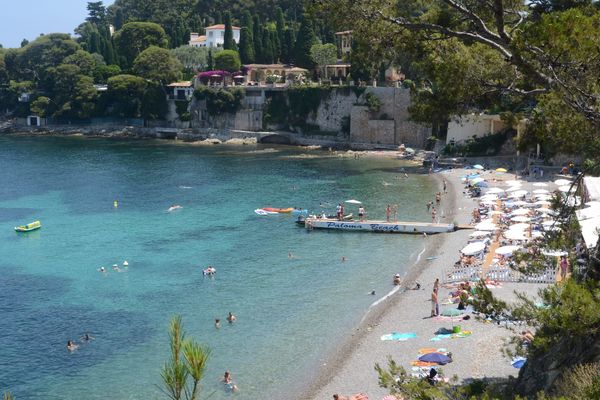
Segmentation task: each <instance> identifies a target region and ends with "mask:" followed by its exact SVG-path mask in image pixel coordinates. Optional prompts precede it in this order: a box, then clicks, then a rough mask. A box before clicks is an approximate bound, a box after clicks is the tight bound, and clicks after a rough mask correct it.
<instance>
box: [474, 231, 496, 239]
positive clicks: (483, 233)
mask: <svg viewBox="0 0 600 400" xmlns="http://www.w3.org/2000/svg"><path fill="white" fill-rule="evenodd" d="M491 234H492V232H490V231H475V232H473V233H471V234H470V235H469V237H470V238H484V237H488V236H490V235H491Z"/></svg>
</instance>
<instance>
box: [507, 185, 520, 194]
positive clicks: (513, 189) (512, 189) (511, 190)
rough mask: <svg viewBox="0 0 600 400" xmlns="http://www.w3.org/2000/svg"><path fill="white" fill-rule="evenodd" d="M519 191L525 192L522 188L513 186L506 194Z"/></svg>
mask: <svg viewBox="0 0 600 400" xmlns="http://www.w3.org/2000/svg"><path fill="white" fill-rule="evenodd" d="M517 190H523V188H522V187H521V186H511V187H509V188H508V189H506V192H507V193H510V192H516V191H517Z"/></svg>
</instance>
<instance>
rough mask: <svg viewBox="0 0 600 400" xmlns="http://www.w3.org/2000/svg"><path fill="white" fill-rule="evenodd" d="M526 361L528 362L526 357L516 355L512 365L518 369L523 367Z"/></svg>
mask: <svg viewBox="0 0 600 400" xmlns="http://www.w3.org/2000/svg"><path fill="white" fill-rule="evenodd" d="M526 362H527V359H526V358H523V357H516V358H514V359H513V361H512V366H513V367H515V368H517V369H520V368H523V365H525V363H526Z"/></svg>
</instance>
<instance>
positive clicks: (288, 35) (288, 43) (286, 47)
mask: <svg viewBox="0 0 600 400" xmlns="http://www.w3.org/2000/svg"><path fill="white" fill-rule="evenodd" d="M283 37H284V39H283V43H282V45H281V61H283V62H284V63H286V64H291V63H292V61H293V59H294V42H295V41H296V39H295V37H294V30H293V29H291V28H286V29H285V31H284V33H283Z"/></svg>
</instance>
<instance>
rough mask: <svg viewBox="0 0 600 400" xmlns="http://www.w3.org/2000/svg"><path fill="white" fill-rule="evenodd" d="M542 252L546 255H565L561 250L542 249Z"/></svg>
mask: <svg viewBox="0 0 600 400" xmlns="http://www.w3.org/2000/svg"><path fill="white" fill-rule="evenodd" d="M542 254H543V255H545V256H548V257H562V256H566V255H567V252H566V251H562V250H548V249H545V250H542Z"/></svg>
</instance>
